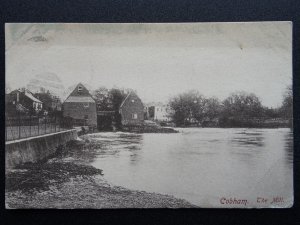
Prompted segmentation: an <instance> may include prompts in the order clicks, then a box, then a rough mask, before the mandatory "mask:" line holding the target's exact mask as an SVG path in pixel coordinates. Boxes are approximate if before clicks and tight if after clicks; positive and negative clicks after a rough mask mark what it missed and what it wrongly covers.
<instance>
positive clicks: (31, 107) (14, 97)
mask: <svg viewBox="0 0 300 225" xmlns="http://www.w3.org/2000/svg"><path fill="white" fill-rule="evenodd" d="M5 106H6V112H7V113H8V114H11V115H13V114H16V113H18V112H21V113H30V112H31V113H32V112H35V113H38V112H40V111H41V110H42V109H43V103H42V101H40V100H39V99H37V98H36V97H34V96H33V94H32V93H31V92H30V91H29V90H27V89H25V88H22V89H18V90H14V91H12V92H10V93H9V94H6V96H5Z"/></svg>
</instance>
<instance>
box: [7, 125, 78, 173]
mask: <svg viewBox="0 0 300 225" xmlns="http://www.w3.org/2000/svg"><path fill="white" fill-rule="evenodd" d="M77 137H78V136H77V131H76V129H72V130H66V131H61V132H57V133H51V134H45V135H41V136H36V137H30V138H24V139H20V140H15V141H7V142H6V143H5V168H6V169H9V168H10V169H11V168H14V167H15V166H17V165H20V164H23V163H28V162H32V163H35V162H39V161H41V160H44V159H46V158H48V157H49V156H51V155H53V154H54V153H55V152H56V150H57V148H58V147H60V146H64V145H65V144H66V143H67V142H68V141H71V140H75V139H77Z"/></svg>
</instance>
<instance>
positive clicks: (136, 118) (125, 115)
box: [120, 92, 144, 125]
mask: <svg viewBox="0 0 300 225" xmlns="http://www.w3.org/2000/svg"><path fill="white" fill-rule="evenodd" d="M120 114H121V121H122V124H123V125H141V124H142V123H143V122H144V105H143V103H142V101H141V99H140V98H139V97H138V96H137V94H136V93H134V92H130V93H129V94H128V95H127V96H126V98H125V99H124V101H123V102H122V104H121V106H120Z"/></svg>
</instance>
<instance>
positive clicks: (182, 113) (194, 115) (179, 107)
mask: <svg viewBox="0 0 300 225" xmlns="http://www.w3.org/2000/svg"><path fill="white" fill-rule="evenodd" d="M169 105H170V107H171V109H172V110H173V112H174V113H173V115H172V117H173V121H174V122H175V124H176V125H177V126H182V125H183V126H186V125H190V124H192V123H194V124H195V123H200V122H202V121H203V119H204V118H205V117H206V116H208V115H210V117H213V116H214V115H215V114H216V112H217V111H218V108H219V105H218V101H217V100H216V99H214V98H210V99H206V98H204V97H203V95H201V94H200V93H199V92H198V91H195V90H192V91H188V92H185V93H182V94H180V95H178V96H176V97H174V98H173V99H172V100H171V101H170V103H169Z"/></svg>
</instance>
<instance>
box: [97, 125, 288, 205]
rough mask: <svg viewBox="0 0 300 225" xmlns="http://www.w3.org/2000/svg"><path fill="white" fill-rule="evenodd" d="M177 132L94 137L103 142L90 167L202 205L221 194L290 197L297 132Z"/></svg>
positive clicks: (142, 187) (123, 181)
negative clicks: (294, 133)
mask: <svg viewBox="0 0 300 225" xmlns="http://www.w3.org/2000/svg"><path fill="white" fill-rule="evenodd" d="M179 131H180V132H179V133H175V134H129V133H100V134H96V135H91V138H92V140H94V141H96V142H99V143H101V148H99V149H98V150H97V154H96V155H95V157H96V158H95V160H94V162H93V163H92V165H93V166H95V167H97V168H100V169H103V171H104V174H105V177H106V179H107V180H108V181H110V182H112V183H113V184H116V185H119V186H124V187H127V188H130V189H138V190H144V191H149V192H158V193H163V194H170V195H174V196H177V197H179V198H184V199H187V200H189V201H190V202H192V203H194V204H197V205H200V206H201V205H202V206H203V204H204V203H207V204H208V203H209V204H210V205H211V206H216V205H218V201H219V197H220V196H229V197H230V196H233V195H234V196H241V197H243V198H252V197H253V195H256V194H258V193H259V194H260V195H262V196H264V195H265V196H273V195H278V194H280V195H282V196H283V197H286V198H289V199H290V198H292V197H291V195H292V184H293V180H292V157H293V150H292V149H293V145H292V144H293V143H292V142H293V135H292V134H291V133H290V131H289V130H288V129H218V128H208V129H205V128H202V129H201V128H200V129H199V128H187V129H179ZM208 196H210V197H208ZM206 206H207V205H206Z"/></svg>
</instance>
